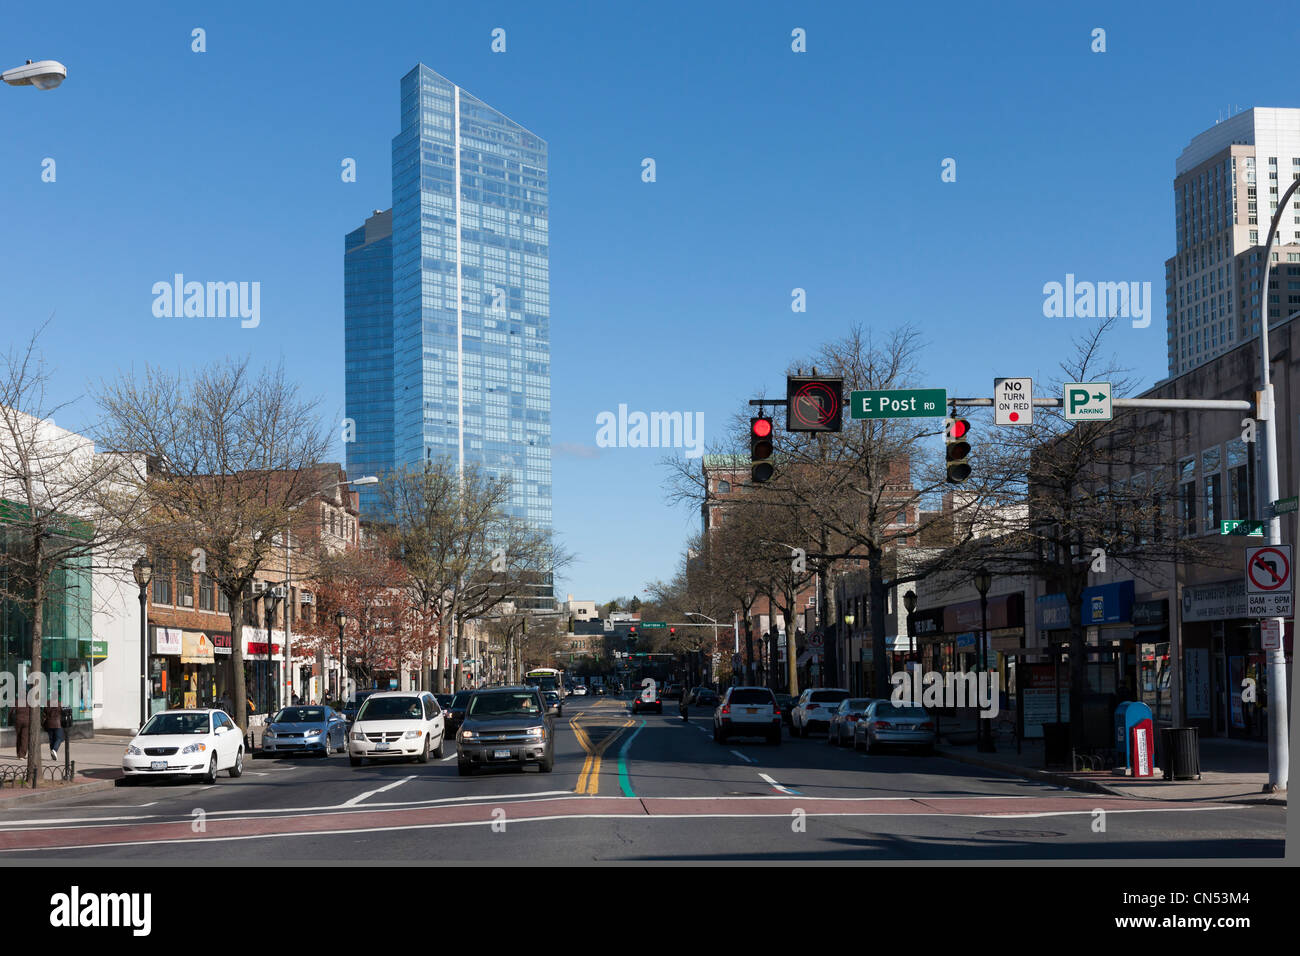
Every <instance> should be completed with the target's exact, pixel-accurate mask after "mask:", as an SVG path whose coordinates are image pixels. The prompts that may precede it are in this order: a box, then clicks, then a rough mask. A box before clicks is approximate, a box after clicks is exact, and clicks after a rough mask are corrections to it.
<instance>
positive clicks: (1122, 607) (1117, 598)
mask: <svg viewBox="0 0 1300 956" xmlns="http://www.w3.org/2000/svg"><path fill="white" fill-rule="evenodd" d="M1034 612H1035V616H1036V620H1037V623H1038V629H1039V630H1040V631H1064V630H1067V629H1068V628H1069V627H1070V602H1069V600H1068V599H1067V598H1066V596H1065V595H1064V594H1044V595H1043V596H1042V597H1040V598H1038V600H1037V601H1035V602H1034ZM1132 612H1133V582H1132V581H1116V582H1115V583H1114V584H1099V585H1096V586H1095V587H1090V588H1085V589H1084V591H1083V610H1082V613H1083V625H1084V626H1085V627H1087V626H1089V625H1094V624H1120V623H1125V622H1127V621H1128V620H1129V618H1130V616H1131V615H1132Z"/></svg>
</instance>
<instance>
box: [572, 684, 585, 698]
mask: <svg viewBox="0 0 1300 956" xmlns="http://www.w3.org/2000/svg"><path fill="white" fill-rule="evenodd" d="M573 696H574V697H586V696H587V687H586V685H585V684H579V685H578V686H576V687H574V688H573Z"/></svg>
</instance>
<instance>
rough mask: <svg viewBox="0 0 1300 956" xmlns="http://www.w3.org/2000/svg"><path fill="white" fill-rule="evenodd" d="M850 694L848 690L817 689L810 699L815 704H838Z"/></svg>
mask: <svg viewBox="0 0 1300 956" xmlns="http://www.w3.org/2000/svg"><path fill="white" fill-rule="evenodd" d="M848 696H849V692H848V691H846V690H817V691H813V694H812V696H811V697H809V698H808V699H809V700H810V701H812V702H813V703H814V704H838V703H839V702H840V701H842V700H844V699H845V698H846V697H848Z"/></svg>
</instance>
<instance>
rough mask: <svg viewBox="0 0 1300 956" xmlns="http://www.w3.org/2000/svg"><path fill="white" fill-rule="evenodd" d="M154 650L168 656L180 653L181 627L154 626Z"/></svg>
mask: <svg viewBox="0 0 1300 956" xmlns="http://www.w3.org/2000/svg"><path fill="white" fill-rule="evenodd" d="M153 652H154V653H155V654H158V655H166V656H168V657H174V656H176V655H177V654H179V653H180V652H181V629H180V628H179V627H156V628H154V631H153Z"/></svg>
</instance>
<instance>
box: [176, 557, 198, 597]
mask: <svg viewBox="0 0 1300 956" xmlns="http://www.w3.org/2000/svg"><path fill="white" fill-rule="evenodd" d="M188 567H189V565H187V564H184V563H180V564H178V565H177V567H176V606H177V607H194V573H193V572H192V571H186V570H185V569H186V568H188Z"/></svg>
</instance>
